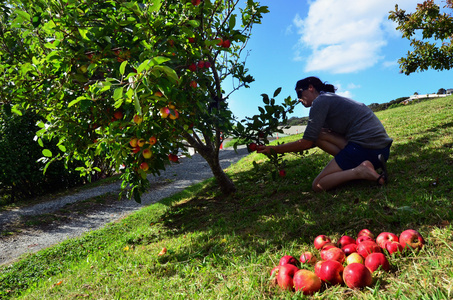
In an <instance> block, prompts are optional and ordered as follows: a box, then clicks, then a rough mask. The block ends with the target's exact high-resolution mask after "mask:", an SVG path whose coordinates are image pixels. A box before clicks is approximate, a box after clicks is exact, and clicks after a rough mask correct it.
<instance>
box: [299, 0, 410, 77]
mask: <svg viewBox="0 0 453 300" xmlns="http://www.w3.org/2000/svg"><path fill="white" fill-rule="evenodd" d="M399 2H400V3H399V6H400V7H401V8H403V6H408V7H411V6H414V7H415V6H416V2H414V0H403V1H399ZM309 5H310V6H309V10H308V15H307V16H306V18H305V19H302V18H301V17H300V16H299V15H296V16H295V18H294V20H293V24H294V26H295V27H296V28H297V29H298V34H300V38H299V44H298V45H297V49H296V51H295V60H298V61H304V62H306V67H305V71H306V72H313V71H326V72H330V73H353V72H357V71H360V70H364V69H367V68H370V67H372V66H374V65H376V64H377V63H378V62H379V61H380V60H382V59H384V57H383V55H382V48H383V47H385V46H386V45H387V39H388V38H389V36H390V35H392V34H393V33H392V34H391V33H390V32H392V29H391V28H394V25H393V24H391V23H390V21H389V20H388V15H389V11H390V10H394V8H395V0H366V1H359V0H314V1H312V2H310V4H309ZM307 49H308V51H309V54H308V55H307V54H305V53H306V52H307ZM303 54H305V55H303Z"/></svg>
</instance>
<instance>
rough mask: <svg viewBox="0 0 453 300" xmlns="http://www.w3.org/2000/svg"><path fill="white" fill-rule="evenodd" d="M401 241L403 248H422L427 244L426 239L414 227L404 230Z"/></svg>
mask: <svg viewBox="0 0 453 300" xmlns="http://www.w3.org/2000/svg"><path fill="white" fill-rule="evenodd" d="M399 242H400V243H401V245H402V246H403V248H412V249H414V250H418V249H421V248H423V245H425V239H424V238H423V237H422V235H421V234H420V233H419V232H418V231H416V230H414V229H407V230H405V231H403V232H402V233H401V234H400V236H399Z"/></svg>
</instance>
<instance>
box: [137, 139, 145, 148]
mask: <svg viewBox="0 0 453 300" xmlns="http://www.w3.org/2000/svg"><path fill="white" fill-rule="evenodd" d="M144 145H145V140H144V139H139V140H138V141H137V146H139V147H140V148H141V147H143V146H144Z"/></svg>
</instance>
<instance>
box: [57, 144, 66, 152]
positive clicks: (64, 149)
mask: <svg viewBox="0 0 453 300" xmlns="http://www.w3.org/2000/svg"><path fill="white" fill-rule="evenodd" d="M58 149H60V151H61V152H66V147H65V146H63V145H58Z"/></svg>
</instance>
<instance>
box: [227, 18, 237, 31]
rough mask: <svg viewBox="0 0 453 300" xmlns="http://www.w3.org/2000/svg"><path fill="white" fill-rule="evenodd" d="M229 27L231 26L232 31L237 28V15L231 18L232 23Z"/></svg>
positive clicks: (230, 22)
mask: <svg viewBox="0 0 453 300" xmlns="http://www.w3.org/2000/svg"><path fill="white" fill-rule="evenodd" d="M228 25H229V28H230V30H233V29H234V27H235V26H236V15H232V16H231V17H230V21H229V24H228Z"/></svg>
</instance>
